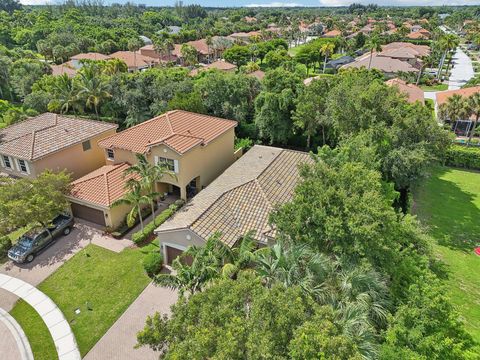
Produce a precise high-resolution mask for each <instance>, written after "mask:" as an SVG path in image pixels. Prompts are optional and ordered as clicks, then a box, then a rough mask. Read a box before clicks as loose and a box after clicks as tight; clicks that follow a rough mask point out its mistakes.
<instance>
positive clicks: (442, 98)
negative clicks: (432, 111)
mask: <svg viewBox="0 0 480 360" xmlns="http://www.w3.org/2000/svg"><path fill="white" fill-rule="evenodd" d="M478 92H480V86H473V87H470V88H464V89H458V90H447V91H440V92H437V94H436V97H437V105H441V104H443V103H444V102H446V101H447V99H448V98H449V97H450V96H452V95H454V94H458V95H461V96H463V97H469V96H471V95H473V94H475V93H478Z"/></svg>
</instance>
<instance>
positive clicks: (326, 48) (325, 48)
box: [320, 42, 335, 73]
mask: <svg viewBox="0 0 480 360" xmlns="http://www.w3.org/2000/svg"><path fill="white" fill-rule="evenodd" d="M333 50H335V44H334V43H331V42H327V43H325V44H323V45H322V46H321V47H320V52H321V53H322V54H323V55H324V56H325V59H324V60H323V73H325V68H326V67H327V59H328V57H329V56H330V54H331V53H332V52H333Z"/></svg>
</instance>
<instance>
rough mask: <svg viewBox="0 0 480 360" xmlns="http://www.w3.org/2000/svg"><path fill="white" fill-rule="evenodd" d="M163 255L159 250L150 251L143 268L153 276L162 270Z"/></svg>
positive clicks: (144, 260)
mask: <svg viewBox="0 0 480 360" xmlns="http://www.w3.org/2000/svg"><path fill="white" fill-rule="evenodd" d="M162 264H163V257H162V255H161V254H160V252H159V251H152V252H151V253H148V254H147V255H146V256H145V258H144V259H143V268H144V269H145V272H146V273H147V275H148V276H150V277H153V276H154V275H157V274H158V273H159V272H160V270H162Z"/></svg>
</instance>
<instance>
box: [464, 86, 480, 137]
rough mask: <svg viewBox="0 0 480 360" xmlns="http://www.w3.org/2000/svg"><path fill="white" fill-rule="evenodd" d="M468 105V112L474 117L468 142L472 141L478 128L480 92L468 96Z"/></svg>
mask: <svg viewBox="0 0 480 360" xmlns="http://www.w3.org/2000/svg"><path fill="white" fill-rule="evenodd" d="M467 107H468V110H469V111H468V112H469V113H470V114H471V116H473V117H474V120H473V124H472V128H471V130H470V134H469V135H468V142H469V143H470V142H471V141H472V137H473V134H474V133H475V130H476V128H477V124H478V120H479V119H480V93H478V92H477V93H475V94H473V95H470V96H469V97H468V98H467Z"/></svg>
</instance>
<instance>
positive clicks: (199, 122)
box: [69, 110, 237, 228]
mask: <svg viewBox="0 0 480 360" xmlns="http://www.w3.org/2000/svg"><path fill="white" fill-rule="evenodd" d="M236 125H237V123H236V122H235V121H232V120H226V119H221V118H217V117H212V116H208V115H201V114H196V113H191V112H187V111H181V110H175V111H169V112H167V113H165V114H162V115H160V116H158V117H155V118H153V119H151V120H148V121H145V122H143V123H141V124H139V125H137V126H134V127H131V128H129V129H126V130H124V131H121V132H119V133H117V134H116V135H113V136H110V137H108V138H105V139H103V140H101V141H100V142H99V144H98V145H99V146H100V147H101V148H103V149H104V155H105V162H106V165H105V166H103V167H102V168H100V169H97V170H95V171H93V172H92V173H90V174H88V175H86V176H84V177H82V178H80V179H78V180H76V181H74V182H73V183H72V190H71V195H70V196H69V199H70V201H71V203H72V212H73V214H74V215H75V216H76V217H79V218H83V219H85V220H88V221H91V222H94V223H96V224H99V225H102V226H107V227H110V228H116V227H118V226H119V225H120V224H121V223H122V221H123V220H124V219H125V215H126V214H127V213H128V211H130V209H131V208H130V207H128V206H119V207H112V204H113V203H114V202H115V201H116V200H118V199H119V198H121V197H122V196H123V194H125V192H126V189H125V183H126V179H125V178H124V176H123V174H124V172H125V169H127V168H128V167H129V166H130V165H131V164H135V163H136V162H137V157H136V154H143V155H145V157H146V158H147V160H148V161H149V162H150V163H151V164H159V163H162V164H166V165H167V166H168V168H169V169H170V170H171V171H172V172H174V173H175V176H168V175H166V176H164V178H163V179H161V181H159V182H158V183H157V191H158V192H160V193H167V194H174V195H177V196H178V197H179V198H181V199H184V200H186V199H187V198H189V197H191V196H193V195H194V194H195V193H197V192H198V191H200V190H201V189H202V188H203V187H205V186H206V185H208V184H209V183H210V182H212V181H213V180H214V179H215V178H216V177H217V176H218V175H220V174H221V173H222V172H223V171H224V170H225V169H226V168H228V167H229V166H230V165H231V164H232V163H233V161H234V138H235V134H234V128H235V126H236Z"/></svg>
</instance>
